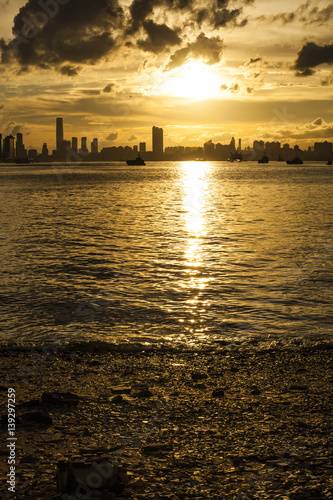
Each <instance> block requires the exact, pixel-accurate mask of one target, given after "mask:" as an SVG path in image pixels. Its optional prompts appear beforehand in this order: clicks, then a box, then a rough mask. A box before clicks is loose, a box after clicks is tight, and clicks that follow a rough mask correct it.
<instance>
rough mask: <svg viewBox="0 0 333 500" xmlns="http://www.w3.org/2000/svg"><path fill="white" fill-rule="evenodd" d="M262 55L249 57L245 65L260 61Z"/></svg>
mask: <svg viewBox="0 0 333 500" xmlns="http://www.w3.org/2000/svg"><path fill="white" fill-rule="evenodd" d="M261 61H262V57H251V58H250V59H249V60H248V61H247V62H246V63H245V66H251V64H256V63H257V62H261Z"/></svg>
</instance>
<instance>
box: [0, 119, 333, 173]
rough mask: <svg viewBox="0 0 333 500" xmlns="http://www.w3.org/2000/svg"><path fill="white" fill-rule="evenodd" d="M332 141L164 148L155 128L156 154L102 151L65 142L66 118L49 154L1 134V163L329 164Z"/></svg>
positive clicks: (120, 149)
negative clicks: (299, 161) (231, 161)
mask: <svg viewBox="0 0 333 500" xmlns="http://www.w3.org/2000/svg"><path fill="white" fill-rule="evenodd" d="M332 146H333V145H332V142H327V141H325V142H316V143H315V144H314V146H313V147H312V148H311V147H309V148H308V149H307V150H305V151H304V150H302V149H300V148H299V146H297V145H296V146H294V147H290V145H289V144H283V145H281V143H280V142H264V141H254V142H253V146H252V147H249V146H248V147H246V148H245V149H242V144H241V139H239V141H238V146H236V141H235V139H234V137H233V138H232V139H231V141H230V143H228V144H220V143H217V144H214V143H213V142H212V141H208V142H206V143H205V144H204V145H203V147H184V146H176V147H166V148H164V145H163V129H162V128H159V127H153V128H152V151H148V150H147V145H146V143H145V142H140V143H139V146H134V147H130V146H125V147H123V146H119V147H116V146H113V147H105V148H103V149H102V150H101V151H99V145H98V139H97V138H94V139H93V140H92V141H91V142H90V144H88V139H87V137H81V139H80V142H79V139H78V138H77V137H72V139H71V140H70V141H69V140H66V139H64V123H63V118H57V119H56V149H55V150H53V151H52V153H49V149H48V147H47V144H46V143H44V144H43V148H42V151H41V152H40V153H39V152H38V151H37V149H29V150H27V149H26V148H25V146H24V144H23V135H22V134H21V133H18V134H16V138H15V137H13V136H12V135H9V136H7V137H5V138H4V139H3V138H2V135H1V134H0V160H1V161H5V162H14V161H16V162H30V161H42V162H47V161H50V162H53V161H59V162H63V161H64V162H68V163H69V162H79V163H82V162H86V161H126V160H132V159H134V158H136V157H137V156H141V157H142V158H143V159H144V160H148V161H158V160H165V161H177V160H196V159H202V160H217V161H218V160H229V159H230V158H231V159H243V160H245V161H246V160H248V161H250V160H259V159H260V158H262V157H263V156H268V158H269V159H270V160H272V161H275V160H290V159H292V158H294V157H296V156H298V157H300V158H301V159H302V160H313V161H321V160H323V161H325V160H331V159H332V158H333V147H332Z"/></svg>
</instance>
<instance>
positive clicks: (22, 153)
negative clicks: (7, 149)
mask: <svg viewBox="0 0 333 500" xmlns="http://www.w3.org/2000/svg"><path fill="white" fill-rule="evenodd" d="M26 156H27V152H26V150H25V147H24V144H23V135H22V134H21V133H20V132H19V133H18V134H16V158H18V159H23V158H25V157H26Z"/></svg>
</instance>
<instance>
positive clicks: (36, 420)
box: [21, 411, 53, 426]
mask: <svg viewBox="0 0 333 500" xmlns="http://www.w3.org/2000/svg"><path fill="white" fill-rule="evenodd" d="M21 419H22V422H23V423H29V424H30V423H31V424H40V425H46V426H50V425H52V424H53V419H52V417H51V415H49V414H48V413H42V412H38V411H36V412H30V413H23V415H21Z"/></svg>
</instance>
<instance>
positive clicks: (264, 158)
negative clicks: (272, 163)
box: [258, 155, 269, 163]
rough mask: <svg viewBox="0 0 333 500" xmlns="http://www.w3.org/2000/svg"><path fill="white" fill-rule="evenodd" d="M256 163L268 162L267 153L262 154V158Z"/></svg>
mask: <svg viewBox="0 0 333 500" xmlns="http://www.w3.org/2000/svg"><path fill="white" fill-rule="evenodd" d="M258 163H269V158H268V156H267V155H264V156H263V157H262V158H260V159H259V160H258Z"/></svg>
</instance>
